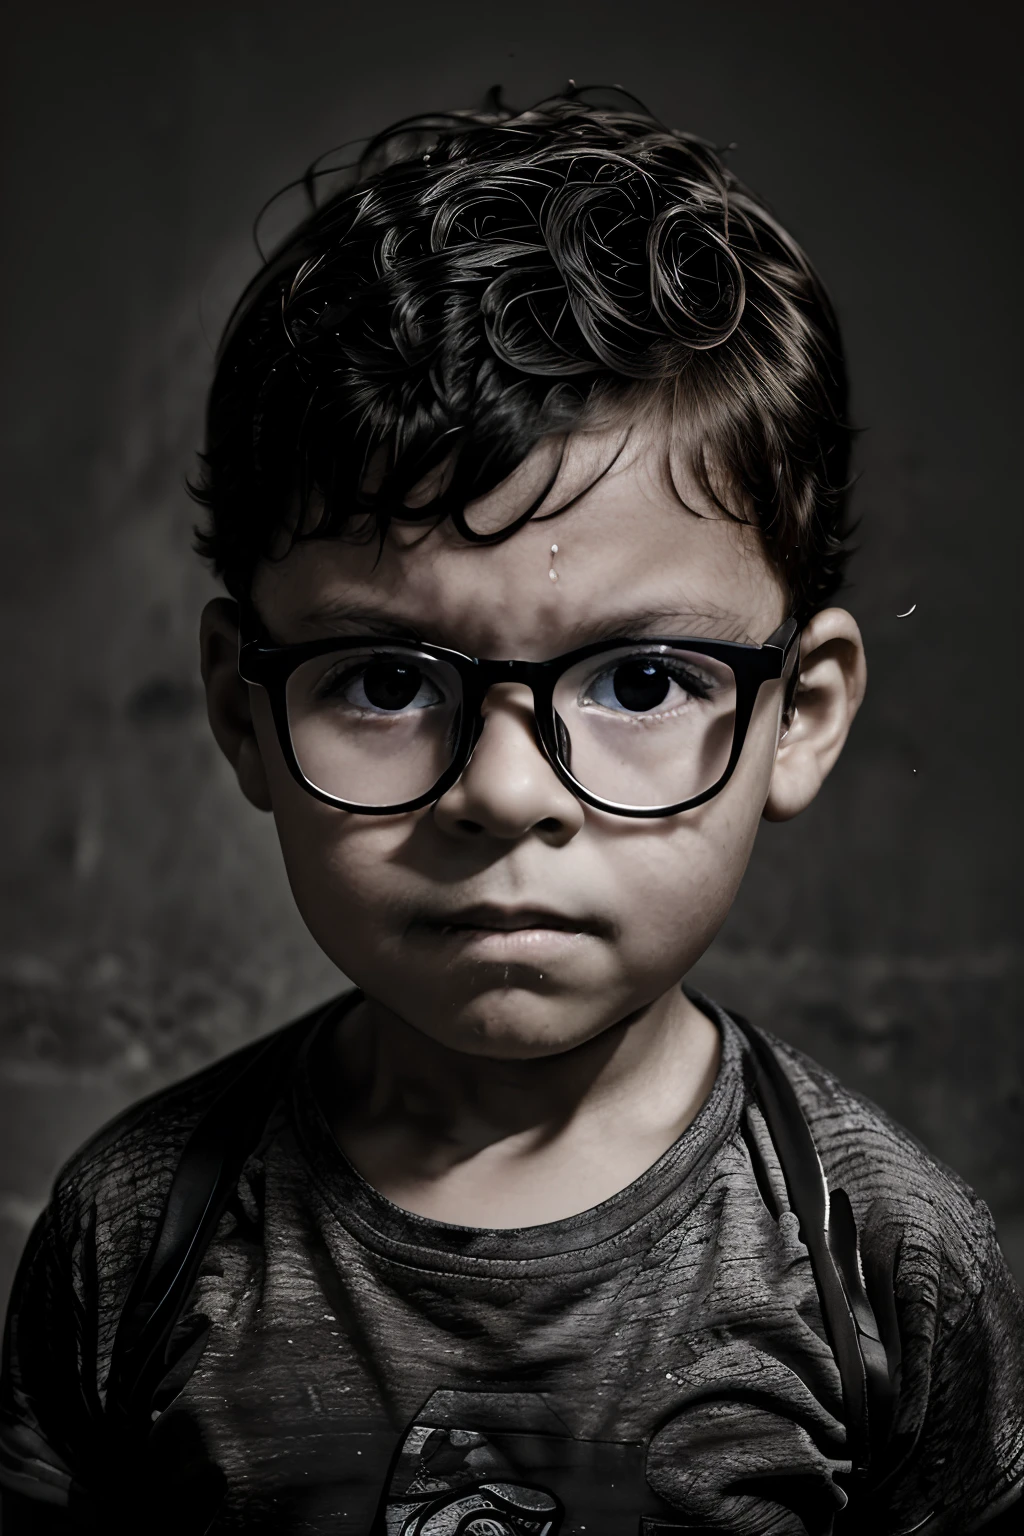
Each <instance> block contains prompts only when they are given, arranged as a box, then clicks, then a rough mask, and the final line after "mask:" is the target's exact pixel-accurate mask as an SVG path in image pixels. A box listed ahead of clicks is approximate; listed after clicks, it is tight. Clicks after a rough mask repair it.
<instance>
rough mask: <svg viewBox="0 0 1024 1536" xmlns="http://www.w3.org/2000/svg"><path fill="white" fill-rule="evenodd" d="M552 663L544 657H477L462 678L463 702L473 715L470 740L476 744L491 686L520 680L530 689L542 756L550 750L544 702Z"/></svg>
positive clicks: (536, 734)
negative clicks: (507, 658) (535, 659)
mask: <svg viewBox="0 0 1024 1536" xmlns="http://www.w3.org/2000/svg"><path fill="white" fill-rule="evenodd" d="M550 679H551V663H550V662H544V661H521V660H515V659H513V660H509V661H489V660H480V661H477V662H476V663H475V664H474V666H473V668H472V672H471V673H470V675H469V676H468V677H465V676H464V678H463V687H464V689H466V700H465V702H466V704H467V706H468V707H469V710H470V713H471V716H472V719H473V727H472V740H473V745H474V747H475V745H476V743H477V742H478V741H479V739H480V736H481V733H482V731H483V727H484V714H483V708H484V701H485V700H486V698H487V695H488V694H489V693H490V691H491V689H492V688H496V687H498V686H499V685H500V684H502V683H522V684H524V685H525V686H526V687H527V688H529V690H530V694H531V697H532V705H533V728H534V735H535V737H536V742H537V746H538V747H539V748H540V751H541V754H542V756H544V757H549V756H550V753H549V751H548V747H547V744H546V739H545V738H546V736H547V735H548V734H549V732H548V731H547V730H546V729H545V726H546V724H547V719H546V716H547V712H548V711H547V709H546V707H545V706H546V704H547V702H548V700H549V697H550V692H551V686H552V685H551V680H550Z"/></svg>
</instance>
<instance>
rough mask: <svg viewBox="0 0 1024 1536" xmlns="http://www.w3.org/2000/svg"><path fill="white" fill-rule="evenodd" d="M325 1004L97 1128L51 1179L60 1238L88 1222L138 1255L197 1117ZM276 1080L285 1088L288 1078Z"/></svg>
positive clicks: (100, 1241) (122, 1253) (67, 1241)
mask: <svg viewBox="0 0 1024 1536" xmlns="http://www.w3.org/2000/svg"><path fill="white" fill-rule="evenodd" d="M322 1012H323V1008H322V1007H321V1008H318V1009H315V1010H313V1012H312V1013H309V1014H304V1015H302V1016H301V1018H299V1019H296V1020H294V1021H293V1022H291V1023H289V1024H285V1025H282V1026H281V1027H279V1028H278V1029H276V1030H273V1031H271V1032H270V1033H269V1034H265V1035H262V1036H260V1037H259V1038H258V1039H256V1040H253V1041H250V1042H249V1043H248V1044H246V1045H243V1046H241V1047H239V1048H238V1049H236V1050H234V1051H231V1052H230V1053H228V1054H227V1055H225V1056H222V1057H220V1058H219V1059H218V1060H217V1061H214V1062H212V1063H210V1064H209V1065H208V1066H205V1067H203V1068H201V1069H200V1070H198V1071H196V1072H193V1073H191V1074H190V1075H188V1076H187V1077H184V1078H180V1079H179V1080H178V1081H176V1082H173V1083H171V1084H169V1085H167V1086H166V1087H163V1088H160V1089H158V1090H157V1091H156V1092H154V1093H151V1094H149V1095H148V1096H147V1097H145V1098H143V1099H140V1100H137V1101H136V1102H135V1103H134V1104H131V1105H129V1106H128V1107H127V1108H126V1109H124V1110H122V1111H121V1112H120V1113H119V1114H118V1115H115V1116H114V1118H113V1119H112V1120H110V1121H108V1122H107V1124H105V1125H103V1126H102V1127H101V1128H100V1129H99V1130H98V1131H96V1132H95V1133H94V1135H92V1136H91V1137H90V1138H89V1139H88V1140H87V1141H86V1142H84V1143H83V1144H82V1146H80V1147H79V1148H78V1150H77V1151H76V1152H74V1153H73V1154H72V1156H71V1157H70V1158H69V1159H68V1160H67V1162H66V1163H65V1164H64V1165H63V1167H62V1168H61V1169H60V1171H59V1172H58V1174H57V1176H56V1179H55V1181H54V1186H53V1194H52V1198H51V1201H50V1204H49V1207H48V1210H47V1218H48V1221H49V1223H50V1224H51V1227H52V1233H51V1235H52V1237H53V1238H54V1239H55V1240H56V1241H57V1243H58V1244H59V1245H60V1246H61V1247H63V1248H64V1249H65V1250H66V1251H67V1250H69V1249H73V1248H74V1246H75V1244H76V1240H77V1239H78V1238H79V1237H80V1235H81V1233H82V1231H83V1229H84V1228H86V1227H88V1228H89V1229H90V1231H91V1233H92V1235H93V1240H94V1241H95V1243H96V1245H97V1247H98V1248H99V1249H101V1250H102V1249H103V1248H105V1247H107V1246H109V1247H111V1248H113V1249H116V1250H117V1252H118V1255H119V1258H120V1260H121V1261H122V1262H124V1261H125V1260H126V1259H127V1258H128V1256H129V1255H130V1254H131V1253H133V1252H134V1253H135V1254H136V1256H137V1257H139V1258H141V1256H142V1254H143V1252H144V1251H145V1248H146V1245H147V1244H148V1242H149V1241H150V1239H151V1236H152V1233H153V1231H154V1230H155V1228H156V1225H157V1223H158V1221H159V1219H160V1215H161V1212H162V1210H163V1206H164V1202H165V1200H166V1198H167V1192H168V1190H169V1188H170V1185H171V1181H172V1179H173V1177H174V1173H175V1170H176V1168H177V1167H178V1164H179V1162H180V1160H181V1157H182V1153H183V1152H184V1150H185V1148H186V1146H187V1144H188V1142H189V1139H190V1137H191V1136H192V1134H193V1132H194V1131H195V1130H196V1128H197V1127H198V1126H199V1124H200V1122H201V1121H202V1120H203V1119H204V1117H205V1116H206V1115H207V1114H208V1113H209V1111H211V1110H212V1109H213V1108H214V1106H215V1105H216V1104H217V1102H218V1100H220V1099H221V1097H222V1095H224V1094H225V1093H226V1092H227V1090H229V1089H230V1088H231V1087H232V1086H233V1085H234V1084H236V1083H238V1082H239V1080H240V1079H242V1078H243V1077H244V1075H245V1074H246V1072H247V1070H249V1069H251V1068H254V1067H255V1066H256V1064H257V1062H258V1060H259V1059H260V1058H261V1057H265V1056H267V1055H268V1048H269V1049H273V1047H274V1046H275V1044H277V1043H279V1044H280V1045H281V1046H282V1047H286V1044H287V1038H289V1037H290V1038H292V1039H293V1040H295V1041H298V1040H299V1039H300V1038H304V1037H305V1034H306V1033H307V1032H308V1030H309V1029H310V1028H311V1027H312V1023H313V1021H314V1020H315V1019H316V1018H317V1017H319V1016H320V1015H321V1013H322ZM279 1057H280V1052H278V1058H279ZM276 1087H277V1088H278V1089H281V1088H283V1087H284V1079H282V1078H278V1079H277V1082H276ZM270 1107H271V1105H268V1109H269V1108H270Z"/></svg>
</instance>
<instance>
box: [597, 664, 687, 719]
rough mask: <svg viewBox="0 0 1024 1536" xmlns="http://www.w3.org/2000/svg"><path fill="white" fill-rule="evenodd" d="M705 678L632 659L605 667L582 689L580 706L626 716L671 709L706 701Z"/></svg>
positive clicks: (679, 668)
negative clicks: (697, 701) (609, 710)
mask: <svg viewBox="0 0 1024 1536" xmlns="http://www.w3.org/2000/svg"><path fill="white" fill-rule="evenodd" d="M710 692H711V688H710V685H709V683H708V681H707V679H705V678H702V677H701V676H700V675H699V674H698V673H697V672H695V671H692V670H691V669H690V668H688V667H685V666H682V665H680V663H678V662H666V661H659V660H658V659H656V658H655V657H653V656H635V657H630V658H629V659H628V660H624V661H620V662H618V663H617V664H616V665H615V666H614V667H609V668H607V669H606V670H605V671H604V672H601V673H599V674H598V676H597V677H595V678H594V679H593V681H592V682H591V683H590V684H589V685H588V687H587V688H586V689H585V690H584V697H583V698H582V699H581V703H584V704H596V705H598V706H599V708H601V709H613V710H617V711H619V712H622V711H623V710H625V711H627V712H628V713H629V714H649V713H651V712H652V711H655V710H660V709H662V708H663V707H664V709H665V710H670V709H674V708H676V707H677V706H679V705H681V704H685V703H686V702H687V701H688V700H690V699H706V698H708V696H709V694H710Z"/></svg>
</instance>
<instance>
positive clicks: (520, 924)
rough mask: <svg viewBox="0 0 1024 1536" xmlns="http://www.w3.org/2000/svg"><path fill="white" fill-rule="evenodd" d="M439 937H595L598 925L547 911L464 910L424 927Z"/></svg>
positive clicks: (590, 920) (561, 913)
mask: <svg viewBox="0 0 1024 1536" xmlns="http://www.w3.org/2000/svg"><path fill="white" fill-rule="evenodd" d="M427 926H428V927H431V928H434V929H435V930H439V931H440V932H442V933H467V934H472V933H523V932H537V931H545V932H552V931H555V932H560V933H568V934H574V933H597V932H598V929H599V927H600V926H601V925H599V924H598V923H596V922H595V921H594V920H593V919H591V918H581V917H570V916H568V915H567V914H566V913H564V912H554V911H552V910H551V909H550V908H547V907H500V906H490V905H482V906H476V907H465V908H463V909H462V910H461V911H458V912H452V913H449V914H445V915H444V916H442V917H438V918H435V919H434V920H433V921H429V920H428V923H427Z"/></svg>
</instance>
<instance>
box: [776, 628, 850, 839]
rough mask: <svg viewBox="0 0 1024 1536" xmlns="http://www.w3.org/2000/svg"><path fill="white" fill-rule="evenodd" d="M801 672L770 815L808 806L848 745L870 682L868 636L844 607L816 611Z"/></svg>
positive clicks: (785, 816) (779, 817)
mask: <svg viewBox="0 0 1024 1536" xmlns="http://www.w3.org/2000/svg"><path fill="white" fill-rule="evenodd" d="M799 667H800V674H799V679H798V682H797V688H796V696H795V698H794V701H793V706H792V708H791V710H790V715H789V720H788V723H787V722H786V721H784V722H783V732H782V737H781V739H780V741H779V747H778V751H777V752H776V754H775V767H774V769H773V770H772V780H771V786H770V788H769V791H768V799H767V801H766V803H765V808H764V816H765V819H766V820H768V821H788V820H789V818H790V817H791V816H796V815H798V814H799V813H800V812H801V811H802V810H805V809H806V808H807V806H809V805H810V803H811V801H812V800H813V799H814V797H815V795H816V794H817V793H818V790H819V789H820V788H821V786H822V784H823V783H824V782H825V779H826V778H827V776H828V774H829V772H830V771H831V769H832V766H833V764H834V763H835V761H836V759H837V758H838V756H839V754H840V752H841V751H842V750H843V745H844V743H845V741H846V738H847V735H848V734H849V730H850V726H851V725H852V723H853V717H854V715H855V714H856V713H857V710H858V709H859V708H860V703H861V700H862V699H863V697H864V689H865V686H866V684H867V664H866V662H865V660H864V642H863V641H862V639H861V636H860V630H859V629H858V628H857V622H856V620H855V619H854V618H853V616H852V614H849V613H847V612H846V610H845V609H844V608H824V609H822V611H821V612H820V613H816V614H815V615H814V617H813V618H812V619H811V620H810V622H809V623H808V624H807V626H806V627H805V629H804V630H803V633H802V634H801V636H800V659H799Z"/></svg>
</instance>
